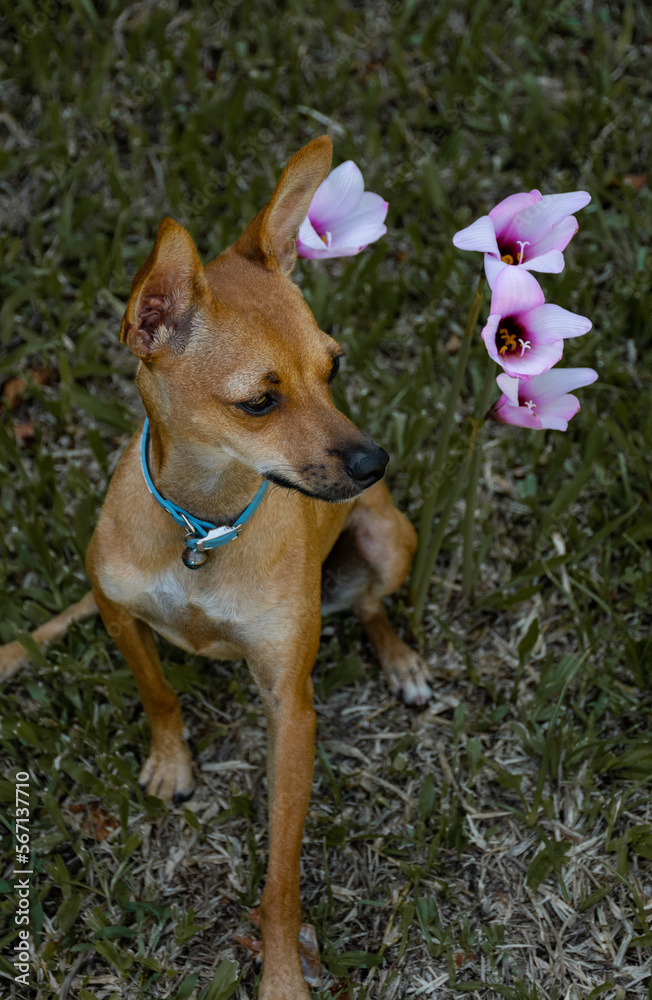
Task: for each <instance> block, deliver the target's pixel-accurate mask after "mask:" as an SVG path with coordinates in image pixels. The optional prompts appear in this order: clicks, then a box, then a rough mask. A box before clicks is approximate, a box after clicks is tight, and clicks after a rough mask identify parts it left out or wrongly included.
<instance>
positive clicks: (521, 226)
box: [510, 191, 591, 243]
mask: <svg viewBox="0 0 652 1000" xmlns="http://www.w3.org/2000/svg"><path fill="white" fill-rule="evenodd" d="M590 201H591V195H590V194H589V193H588V191H569V192H568V193H567V194H546V195H544V196H543V197H542V198H541V200H540V201H539V202H537V204H536V205H531V206H530V207H529V208H524V209H522V210H521V211H520V212H519V213H518V214H517V215H516V216H515V217H514V221H513V223H512V225H511V227H510V235H511V234H513V233H516V235H515V237H514V238H515V239H519V240H529V241H530V242H531V243H534V242H535V241H536V240H537V239H541V238H542V237H543V236H545V235H547V234H548V233H549V232H550V230H551V229H552V228H553V227H554V226H557V225H558V224H559V223H560V222H562V221H563V220H564V219H565V218H566V216H568V215H573V213H574V212H578V211H579V210H580V209H581V208H584V206H585V205H588V203H589V202H590Z"/></svg>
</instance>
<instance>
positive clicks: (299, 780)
mask: <svg viewBox="0 0 652 1000" xmlns="http://www.w3.org/2000/svg"><path fill="white" fill-rule="evenodd" d="M319 620H320V619H319V615H318V613H317V614H316V615H315V616H314V619H313V622H312V623H311V624H310V626H306V623H305V622H304V623H302V625H301V628H297V632H296V635H295V638H294V642H292V643H291V644H289V648H288V645H286V646H285V647H283V648H282V649H280V648H279V647H276V648H269V647H268V648H267V649H266V650H265V653H264V657H261V658H258V657H256V659H255V660H254V659H253V658H252V660H250V666H251V669H252V673H253V674H254V677H255V679H256V683H257V684H258V688H259V690H260V693H261V697H262V700H263V705H264V707H265V714H266V717H267V740H268V744H267V783H268V794H269V864H268V870H267V882H266V884H265V890H264V892H263V896H262V900H261V904H260V913H261V929H262V935H263V980H262V983H261V987H260V1000H304V998H305V1000H307V998H308V997H309V996H310V993H309V992H308V987H307V986H306V983H305V980H304V978H303V975H302V973H301V963H300V960H299V930H300V927H301V896H300V887H299V877H300V855H301V838H302V833H303V824H304V822H305V818H306V813H307V811H308V802H309V800H310V792H311V789H312V772H313V765H314V754H315V712H314V709H313V706H312V680H311V678H310V672H311V670H312V667H313V664H314V662H315V657H316V655H317V647H318V645H319ZM299 637H300V638H299ZM275 654H276V655H275ZM274 661H275V662H274ZM288 661H290V662H288Z"/></svg>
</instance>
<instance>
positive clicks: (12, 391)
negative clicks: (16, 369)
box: [2, 375, 27, 410]
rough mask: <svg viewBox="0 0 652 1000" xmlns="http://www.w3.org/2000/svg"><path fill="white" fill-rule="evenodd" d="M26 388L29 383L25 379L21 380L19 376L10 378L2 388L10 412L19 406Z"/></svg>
mask: <svg viewBox="0 0 652 1000" xmlns="http://www.w3.org/2000/svg"><path fill="white" fill-rule="evenodd" d="M26 387H27V382H26V381H25V379H24V378H20V376H19V375H15V376H14V378H10V379H8V380H7V381H6V382H5V384H4V385H3V387H2V398H3V399H4V401H5V405H6V407H7V409H8V410H13V409H15V408H16V406H18V404H19V403H20V401H21V399H22V398H23V393H24V392H25V389H26Z"/></svg>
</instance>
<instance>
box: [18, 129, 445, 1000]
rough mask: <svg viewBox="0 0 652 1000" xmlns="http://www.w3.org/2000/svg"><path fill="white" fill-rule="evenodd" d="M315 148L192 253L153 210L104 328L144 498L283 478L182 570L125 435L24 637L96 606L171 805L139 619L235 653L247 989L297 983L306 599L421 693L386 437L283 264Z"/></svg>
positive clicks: (303, 990)
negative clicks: (132, 367) (253, 903)
mask: <svg viewBox="0 0 652 1000" xmlns="http://www.w3.org/2000/svg"><path fill="white" fill-rule="evenodd" d="M330 161H331V142H330V139H328V138H327V137H325V136H324V137H322V138H319V139H315V140H314V141H313V142H311V143H309V144H308V145H307V146H306V147H305V148H304V149H302V150H301V151H300V152H299V153H297V155H296V156H294V157H293V159H292V160H290V163H289V164H288V166H287V167H286V169H285V171H284V173H283V176H282V177H281V180H280V181H279V184H278V186H277V188H276V190H275V192H274V195H273V197H272V199H271V201H270V202H269V204H268V205H267V206H266V207H265V208H264V209H263V210H262V211H261V212H260V213H259V214H258V215H257V216H256V218H255V219H254V220H253V221H252V222H251V223H250V224H249V226H248V227H247V228H246V229H245V231H244V233H243V234H242V235H241V236H240V238H239V239H238V240H237V241H236V243H234V244H233V246H231V247H229V248H228V249H227V250H225V251H224V253H222V254H221V255H220V256H219V257H218V258H217V260H215V261H213V262H212V263H211V264H209V265H208V266H207V267H203V266H202V264H201V262H200V260H199V257H198V255H197V251H196V249H195V246H194V244H193V241H192V239H191V238H190V236H189V235H188V233H187V232H186V230H185V229H183V228H182V227H181V226H179V225H177V224H176V223H175V222H173V221H172V220H171V219H165V220H164V221H163V222H162V223H161V226H160V228H159V231H158V236H157V239H156V244H155V246H154V249H153V251H152V253H151V254H150V256H149V258H148V259H147V261H146V262H145V263H144V264H143V266H142V267H141V269H140V271H139V272H138V274H137V275H136V278H135V280H134V283H133V286H132V292H131V297H130V299H129V304H128V307H127V312H126V314H125V317H124V320H123V322H122V327H121V330H120V339H121V340H122V341H124V342H125V343H126V344H127V345H128V347H129V348H130V349H131V350H132V351H133V353H134V354H136V355H137V357H139V358H140V359H141V364H140V366H139V369H138V375H137V383H138V388H139V391H140V394H141V396H142V399H143V404H144V406H145V410H146V412H147V416H148V419H149V427H150V435H151V437H150V447H149V451H148V454H147V464H148V467H149V471H150V473H151V476H152V479H153V481H154V483H155V485H156V488H157V490H158V492H159V493H160V494H161V495H162V496H163V497H165V498H167V499H169V500H172V501H174V503H175V504H177V505H179V506H180V507H181V508H183V509H184V510H185V511H188V512H191V513H192V515H194V516H195V517H197V518H201V519H202V520H205V521H208V522H211V523H212V524H214V525H216V526H220V525H232V524H234V523H235V522H236V521H237V520H238V518H239V515H240V514H241V512H242V511H243V510H244V509H245V508H247V506H248V505H249V504H250V502H251V501H252V498H253V497H254V496H255V494H256V492H257V490H258V489H259V487H260V486H261V483H262V481H263V480H264V479H267V480H271V482H273V483H276V484H278V485H279V486H281V487H283V488H281V489H278V488H277V489H272V490H268V491H267V493H266V494H265V495H264V497H263V499H262V501H261V503H260V507H259V508H258V510H257V511H256V512H255V514H254V515H253V516H252V518H251V520H250V521H248V523H247V524H246V526H244V528H243V529H242V532H241V536H240V537H239V538H238V539H237V540H234V541H233V542H232V543H230V544H226V545H224V546H222V547H220V548H218V549H215V551H213V552H212V553H211V554H210V556H209V557H208V559H207V560H206V562H205V564H204V565H201V566H200V567H199V568H197V569H191V568H189V567H188V566H187V565H184V562H183V561H182V558H181V557H182V553H183V551H184V546H185V545H186V540H185V539H184V535H185V534H186V532H184V529H183V528H182V527H179V526H178V524H176V523H175V522H174V521H173V520H172V518H171V517H170V515H169V513H168V512H167V511H166V510H164V509H163V508H162V507H161V506H160V505H159V504H158V503H157V501H156V500H155V499H154V497H153V496H152V495H151V493H150V492H149V491H148V488H147V486H146V483H145V480H144V476H143V471H142V468H141V458H140V447H141V433H138V434H137V435H136V436H135V437H134V438H133V440H132V441H131V442H130V444H129V446H128V447H127V449H126V451H125V454H124V455H123V457H122V459H121V460H120V463H119V465H118V467H117V469H116V472H115V475H114V477H113V480H112V482H111V485H110V488H109V492H108V495H107V498H106V503H105V504H104V508H103V510H102V513H101V516H100V519H99V523H98V525H97V528H96V531H95V534H94V535H93V538H92V540H91V544H90V547H89V550H88V558H87V567H88V573H89V576H90V578H91V581H92V584H93V592H92V597H91V595H87V597H86V598H84V599H83V600H82V601H81V602H80V603H79V604H78V605H75V606H74V607H73V608H71V609H69V610H68V611H67V612H65V613H64V614H63V615H60V616H59V617H58V618H57V619H55V620H53V621H52V622H50V623H48V624H47V625H46V626H43V627H42V628H41V629H39V630H37V632H36V633H35V638H36V639H37V641H40V642H43V641H47V640H49V639H53V638H56V637H57V636H59V635H61V634H62V632H63V631H64V629H65V627H66V625H67V624H68V623H69V622H70V621H71V620H74V619H79V618H81V617H84V616H86V615H88V614H90V613H92V612H93V611H94V609H95V605H96V606H97V608H98V609H99V612H100V614H101V616H102V619H103V621H104V624H105V625H106V628H107V631H108V632H109V634H110V635H111V636H112V637H113V639H114V640H115V642H116V643H117V645H118V647H119V648H120V650H121V652H122V653H123V655H124V657H125V659H126V661H127V663H128V664H129V666H130V667H131V670H132V671H133V674H134V677H135V680H136V683H137V685H138V690H139V692H140V696H141V698H142V702H143V706H144V709H145V712H146V713H147V717H148V719H149V721H150V725H151V732H152V750H151V753H150V756H149V758H148V759H147V762H146V764H145V766H144V768H143V771H142V774H141V776H140V783H141V786H142V787H143V788H144V789H146V790H147V791H148V792H149V793H151V794H153V795H158V796H160V797H161V798H164V799H167V800H174V801H181V800H183V799H185V798H187V797H188V796H190V795H191V794H192V791H193V787H194V778H193V769H192V762H191V757H190V753H189V751H188V748H187V746H186V744H185V742H184V739H183V732H182V730H183V723H182V719H181V712H180V708H179V702H178V700H177V697H176V695H175V694H174V692H173V690H172V688H171V687H170V685H169V684H168V682H167V681H166V680H165V677H164V676H163V671H162V669H161V663H160V661H159V656H158V652H157V648H156V643H155V640H154V635H153V632H152V630H155V631H156V632H158V633H160V635H162V636H165V638H167V639H169V640H170V641H171V642H173V643H175V644H176V645H178V646H180V647H181V648H182V649H185V650H188V651H189V652H192V653H200V654H202V655H205V656H208V657H211V658H213V659H232V658H237V657H245V658H246V660H247V662H248V664H249V667H250V669H251V671H252V673H253V676H254V678H255V681H256V684H257V685H258V689H259V691H260V696H261V698H262V702H263V705H264V709H265V713H266V716H267V723H268V740H269V750H268V787H269V815H270V846H269V869H268V875H267V882H266V885H265V890H264V893H263V897H262V902H261V923H262V934H263V943H264V955H265V961H264V971H263V981H262V985H261V990H260V996H261V998H262V1000H300V998H305V997H308V996H309V993H308V990H307V987H306V984H305V982H304V980H303V977H302V974H301V968H300V963H299V954H298V935H299V924H300V916H301V901H300V896H299V853H300V846H301V837H302V830H303V824H304V819H305V816H306V811H307V808H308V800H309V797H310V790H311V781H312V771H313V753H314V747H313V740H314V731H315V714H314V711H313V707H312V682H311V678H310V673H311V670H312V666H313V663H314V661H315V656H316V653H317V647H318V644H319V636H320V604H321V607H322V609H324V608H327V610H335V609H338V608H343V607H347V606H353V608H354V610H355V612H356V614H357V615H358V616H359V618H360V620H361V621H362V623H363V625H364V627H365V629H366V631H367V633H368V634H369V637H370V639H371V642H372V643H373V645H374V647H375V649H376V651H377V653H378V657H379V659H380V663H381V665H382V668H383V671H384V673H385V676H386V678H387V681H388V683H389V685H390V687H391V689H392V690H393V691H395V692H398V691H401V692H402V694H403V697H404V699H405V700H406V701H407V702H410V703H417V704H418V703H423V702H424V701H426V700H427V698H428V697H429V695H430V690H429V688H428V684H427V666H426V665H425V663H424V662H423V661H422V660H421V659H420V658H419V657H418V655H417V654H416V653H415V652H413V651H412V650H410V649H409V648H408V647H407V646H406V645H405V644H404V643H403V642H402V641H401V640H400V639H399V638H398V636H397V635H396V634H395V633H394V631H393V629H392V627H391V625H390V623H389V620H388V618H387V615H386V613H385V611H384V608H383V604H382V598H383V596H384V595H387V594H391V593H392V592H393V591H394V590H395V589H396V588H397V587H399V586H400V585H401V583H402V582H403V580H404V579H405V577H406V575H407V572H408V569H409V565H410V560H411V557H412V554H413V551H414V548H415V541H416V539H415V532H414V529H413V528H412V526H411V525H410V523H409V522H408V521H407V520H406V518H405V517H404V516H403V515H402V514H400V513H399V512H398V511H397V510H396V509H395V507H393V506H392V502H391V499H390V496H389V493H388V491H387V489H386V487H385V486H384V484H383V483H381V482H379V480H380V479H381V477H382V475H383V473H384V470H385V465H386V462H387V455H386V453H385V452H384V451H383V450H382V448H379V447H378V445H376V444H375V443H374V442H373V441H372V440H371V439H370V438H369V437H367V436H366V435H364V434H362V433H361V432H360V431H358V430H357V429H356V428H355V427H354V426H353V425H352V424H351V423H350V421H349V420H347V419H346V418H345V417H344V416H343V415H342V414H341V413H340V412H339V411H338V410H336V409H335V407H334V405H333V402H332V400H331V394H330V388H329V386H330V383H331V381H332V379H333V378H334V376H335V373H336V371H337V367H338V356H339V354H340V353H341V352H340V348H339V347H338V345H337V344H336V343H335V342H334V341H333V340H332V339H331V338H330V337H329V336H327V335H326V334H325V333H323V332H322V331H321V330H320V329H319V328H318V327H317V324H316V323H315V320H314V317H313V316H312V313H311V312H310V309H309V308H308V306H307V305H306V303H305V301H304V299H303V297H302V295H301V293H300V291H299V289H298V288H297V286H296V285H294V284H293V283H292V281H291V280H290V279H289V277H288V276H289V274H290V272H291V270H292V267H293V265H294V261H295V256H296V250H295V240H296V235H297V231H298V229H299V226H300V224H301V222H302V221H303V219H304V218H305V216H306V213H307V210H308V206H309V204H310V201H311V199H312V196H313V194H314V193H315V191H316V189H317V187H318V186H319V184H320V183H321V181H322V180H323V179H324V177H325V176H326V174H327V173H328V169H329V166H330ZM290 492H292V495H293V499H292V501H291V502H288V498H289V495H290ZM297 498H298V499H299V502H297ZM186 556H187V552H186ZM200 559H201V557H199V560H200ZM199 560H198V561H199ZM24 659H25V656H24V654H23V652H22V649H21V648H20V647H18V646H17V644H16V643H12V644H10V645H9V646H7V647H4V649H3V650H0V676H2V675H4V676H8V675H9V674H11V673H13V672H14V670H15V669H17V667H18V666H19V665H20V662H21V661H23V660H24Z"/></svg>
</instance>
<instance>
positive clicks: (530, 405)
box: [523, 399, 537, 417]
mask: <svg viewBox="0 0 652 1000" xmlns="http://www.w3.org/2000/svg"><path fill="white" fill-rule="evenodd" d="M536 405H537V404H536V403H535V402H534V400H533V399H527V400H526V401H525V403H523V406H524V407H525V408H526V410H528V412H529V414H530V416H531V417H536V413H535V412H534V409H535V407H536Z"/></svg>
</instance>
